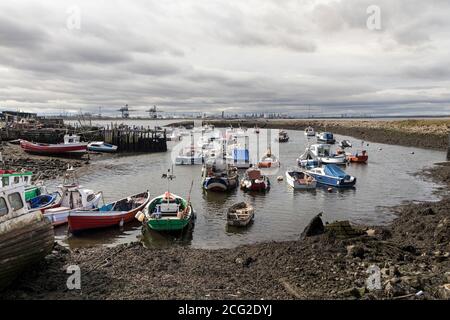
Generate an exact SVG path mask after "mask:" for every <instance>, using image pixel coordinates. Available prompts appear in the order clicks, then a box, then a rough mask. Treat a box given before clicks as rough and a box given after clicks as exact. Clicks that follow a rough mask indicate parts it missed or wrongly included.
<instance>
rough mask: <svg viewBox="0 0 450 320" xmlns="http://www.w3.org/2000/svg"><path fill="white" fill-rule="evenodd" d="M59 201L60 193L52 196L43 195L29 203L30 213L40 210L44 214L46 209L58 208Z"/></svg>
mask: <svg viewBox="0 0 450 320" xmlns="http://www.w3.org/2000/svg"><path fill="white" fill-rule="evenodd" d="M59 199H60V196H59V193H58V192H54V193H51V194H41V195H39V196H37V197H34V198H32V199H30V200H28V201H27V203H28V208H29V211H38V210H40V211H41V212H42V213H43V212H44V211H45V210H46V209H50V208H54V207H56V206H58V205H59V202H58V200H59Z"/></svg>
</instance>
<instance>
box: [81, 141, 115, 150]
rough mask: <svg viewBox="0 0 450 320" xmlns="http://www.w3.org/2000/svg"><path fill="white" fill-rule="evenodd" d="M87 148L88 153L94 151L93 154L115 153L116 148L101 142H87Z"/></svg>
mask: <svg viewBox="0 0 450 320" xmlns="http://www.w3.org/2000/svg"><path fill="white" fill-rule="evenodd" d="M87 147H88V150H89V151H94V152H116V151H117V146H115V145H113V144H109V143H106V142H103V141H93V142H89V143H88V145H87Z"/></svg>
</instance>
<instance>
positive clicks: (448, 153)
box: [447, 132, 450, 160]
mask: <svg viewBox="0 0 450 320" xmlns="http://www.w3.org/2000/svg"><path fill="white" fill-rule="evenodd" d="M447 160H450V132H449V133H448V145H447Z"/></svg>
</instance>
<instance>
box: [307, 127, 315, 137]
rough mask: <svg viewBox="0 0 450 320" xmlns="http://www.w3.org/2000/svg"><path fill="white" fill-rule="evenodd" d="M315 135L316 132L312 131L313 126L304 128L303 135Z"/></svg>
mask: <svg viewBox="0 0 450 320" xmlns="http://www.w3.org/2000/svg"><path fill="white" fill-rule="evenodd" d="M315 135H316V132H315V131H314V128H313V127H307V128H306V129H305V136H307V137H314V136H315Z"/></svg>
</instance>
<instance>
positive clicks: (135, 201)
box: [68, 191, 150, 233]
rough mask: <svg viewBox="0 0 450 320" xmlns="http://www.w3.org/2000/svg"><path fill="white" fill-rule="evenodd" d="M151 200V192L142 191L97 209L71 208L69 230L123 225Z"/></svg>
mask: <svg viewBox="0 0 450 320" xmlns="http://www.w3.org/2000/svg"><path fill="white" fill-rule="evenodd" d="M149 200H150V193H149V192H148V191H147V192H142V193H138V194H135V195H132V196H128V197H126V198H123V199H120V200H117V201H114V202H111V203H108V204H105V205H103V206H101V207H99V208H97V209H91V210H71V211H70V212H69V217H68V223H69V231H70V232H72V233H74V232H78V231H82V230H88V229H99V228H106V227H112V226H123V225H124V224H125V223H127V222H130V221H133V220H134V216H135V215H136V213H137V212H138V211H140V210H142V209H144V207H145V205H146V204H147V203H148V201H149Z"/></svg>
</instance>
